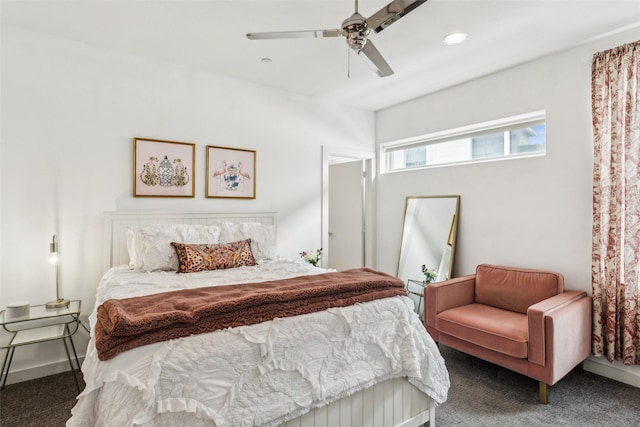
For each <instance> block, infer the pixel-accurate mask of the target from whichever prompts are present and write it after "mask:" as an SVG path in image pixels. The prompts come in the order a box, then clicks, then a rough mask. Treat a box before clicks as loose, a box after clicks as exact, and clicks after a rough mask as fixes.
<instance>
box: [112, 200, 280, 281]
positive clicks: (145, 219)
mask: <svg viewBox="0 0 640 427" xmlns="http://www.w3.org/2000/svg"><path fill="white" fill-rule="evenodd" d="M223 221H230V222H257V223H260V224H264V225H273V226H275V225H276V223H277V222H276V213H275V212H256V213H207V212H198V213H166V212H105V214H104V249H103V262H102V264H103V268H104V271H107V270H108V269H109V268H110V267H113V266H116V265H123V264H127V263H128V262H129V252H127V227H128V226H130V225H147V224H204V225H213V224H218V223H221V222H223Z"/></svg>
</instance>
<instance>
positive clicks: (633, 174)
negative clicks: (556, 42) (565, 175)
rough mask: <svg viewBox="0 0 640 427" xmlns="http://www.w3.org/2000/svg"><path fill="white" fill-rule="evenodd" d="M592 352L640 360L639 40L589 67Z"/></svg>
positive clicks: (626, 361) (600, 55) (597, 58)
mask: <svg viewBox="0 0 640 427" xmlns="http://www.w3.org/2000/svg"><path fill="white" fill-rule="evenodd" d="M591 79H592V83H591V96H592V113H593V135H594V171H593V260H592V273H591V274H592V287H593V309H594V312H593V353H594V354H595V355H596V356H604V357H606V358H607V359H609V360H610V361H614V360H622V361H623V362H624V364H626V365H631V364H640V301H639V294H640V292H639V290H638V286H639V283H638V275H639V274H640V273H639V270H640V88H639V87H638V86H639V83H640V41H638V42H635V43H631V44H626V45H623V46H620V47H617V48H615V49H611V50H607V51H604V52H600V53H597V54H596V55H594V57H593V62H592V68H591Z"/></svg>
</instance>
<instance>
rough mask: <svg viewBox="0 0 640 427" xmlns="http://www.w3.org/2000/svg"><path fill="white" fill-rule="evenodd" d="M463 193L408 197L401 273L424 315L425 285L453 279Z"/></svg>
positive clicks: (403, 229)
mask: <svg viewBox="0 0 640 427" xmlns="http://www.w3.org/2000/svg"><path fill="white" fill-rule="evenodd" d="M459 209H460V196H421V197H407V200H406V204H405V211H404V225H403V228H402V243H401V245H400V257H399V261H398V273H397V276H398V277H399V278H400V279H402V281H404V282H405V283H406V285H407V290H408V291H409V297H410V298H411V299H412V300H413V301H414V304H415V307H416V312H418V313H419V314H420V316H422V314H423V310H424V307H423V303H422V293H423V288H424V287H425V286H428V285H429V283H433V282H441V281H443V280H447V279H450V278H451V271H452V269H453V261H454V256H455V250H456V237H457V232H458V216H459Z"/></svg>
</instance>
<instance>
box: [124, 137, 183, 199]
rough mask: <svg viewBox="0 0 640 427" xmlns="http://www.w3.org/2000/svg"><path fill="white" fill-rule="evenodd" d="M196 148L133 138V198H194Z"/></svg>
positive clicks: (181, 143) (170, 142)
mask: <svg viewBox="0 0 640 427" xmlns="http://www.w3.org/2000/svg"><path fill="white" fill-rule="evenodd" d="M195 147H196V145H195V144H190V143H187V142H174V141H163V140H160V139H145V138H134V139H133V170H134V174H133V195H134V197H195V181H194V179H193V178H194V174H195V173H194V168H195V163H196V149H195Z"/></svg>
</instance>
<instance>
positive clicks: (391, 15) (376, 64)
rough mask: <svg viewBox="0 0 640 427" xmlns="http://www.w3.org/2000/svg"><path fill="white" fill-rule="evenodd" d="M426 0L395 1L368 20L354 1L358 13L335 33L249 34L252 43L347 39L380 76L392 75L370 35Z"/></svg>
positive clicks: (322, 31)
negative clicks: (257, 41)
mask: <svg viewBox="0 0 640 427" xmlns="http://www.w3.org/2000/svg"><path fill="white" fill-rule="evenodd" d="M426 1H427V0H393V1H392V2H391V3H389V4H388V5H386V6H385V7H383V8H382V9H380V10H379V11H377V12H376V13H374V14H373V15H371V16H370V17H369V18H365V17H364V16H362V15H360V14H359V13H358V0H355V6H356V8H355V12H354V13H353V15H351V16H350V17H348V18H347V19H345V20H344V21H342V28H341V29H335V30H308V31H272V32H264V33H248V34H247V38H248V39H250V40H266V39H292V38H323V37H340V36H344V37H345V38H346V41H347V45H348V46H349V47H350V48H351V49H353V50H354V51H355V52H356V53H357V54H358V56H360V57H361V58H362V59H363V60H364V61H365V62H366V63H367V64H369V65H370V66H371V67H372V68H373V69H374V71H375V72H376V74H378V76H380V77H387V76H390V75H392V74H393V70H392V69H391V67H390V66H389V64H388V63H387V61H386V60H385V59H384V58H383V56H382V55H381V54H380V52H379V51H378V49H377V48H376V47H375V46H374V44H373V42H372V41H371V40H369V38H368V36H369V34H370V33H371V31H372V29H373V31H374V32H376V33H379V32H380V31H382V30H384V29H385V28H387V27H388V26H390V25H391V24H393V23H394V22H396V21H398V20H399V19H400V18H402V17H403V16H405V15H406V14H408V13H409V12H411V11H412V10H414V9H415V8H417V7H418V6H420V5H421V4H423V3H426Z"/></svg>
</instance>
